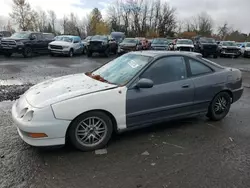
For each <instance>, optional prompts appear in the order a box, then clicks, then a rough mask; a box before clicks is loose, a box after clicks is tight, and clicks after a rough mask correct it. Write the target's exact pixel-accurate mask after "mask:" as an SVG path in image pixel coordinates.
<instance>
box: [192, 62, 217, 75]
mask: <svg viewBox="0 0 250 188" xmlns="http://www.w3.org/2000/svg"><path fill="white" fill-rule="evenodd" d="M189 65H190V70H191V74H192V75H193V76H197V75H202V74H208V73H211V72H213V71H212V69H211V68H209V67H208V66H206V65H204V64H203V63H201V62H199V61H196V60H194V59H189Z"/></svg>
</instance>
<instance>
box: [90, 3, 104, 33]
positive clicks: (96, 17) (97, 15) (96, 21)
mask: <svg viewBox="0 0 250 188" xmlns="http://www.w3.org/2000/svg"><path fill="white" fill-rule="evenodd" d="M100 23H103V19H102V14H101V12H100V11H99V9H98V8H94V9H93V10H92V11H91V13H90V16H89V24H88V34H89V35H95V34H96V33H97V32H98V31H97V27H98V25H100Z"/></svg>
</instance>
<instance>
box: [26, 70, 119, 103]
mask: <svg viewBox="0 0 250 188" xmlns="http://www.w3.org/2000/svg"><path fill="white" fill-rule="evenodd" d="M116 87H118V86H117V85H113V84H108V83H105V82H100V81H97V80H95V79H92V78H90V77H88V76H86V75H85V74H84V73H81V74H74V75H68V76H63V77H59V78H54V79H50V80H47V81H45V82H42V83H40V84H37V85H35V86H33V87H31V88H30V89H29V90H28V91H26V92H25V94H24V95H25V98H26V100H27V102H28V103H29V104H30V105H32V106H33V107H36V108H43V107H46V106H48V105H51V104H54V103H57V102H60V101H64V100H67V99H70V98H74V97H77V96H81V95H86V94H90V93H94V92H100V91H103V90H108V89H112V88H116Z"/></svg>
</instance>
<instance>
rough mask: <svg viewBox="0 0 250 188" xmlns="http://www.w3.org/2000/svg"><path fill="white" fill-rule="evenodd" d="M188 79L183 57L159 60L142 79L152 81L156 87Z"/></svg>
mask: <svg viewBox="0 0 250 188" xmlns="http://www.w3.org/2000/svg"><path fill="white" fill-rule="evenodd" d="M186 77H187V71H186V64H185V61H184V59H183V57H181V56H172V57H165V58H162V59H159V60H157V61H156V62H155V63H154V64H153V65H152V66H150V67H149V68H148V69H147V70H146V71H145V72H144V73H143V74H142V76H141V78H148V79H151V80H152V81H153V82H154V84H155V85H158V84H164V83H168V82H174V81H178V80H183V79H185V78H186Z"/></svg>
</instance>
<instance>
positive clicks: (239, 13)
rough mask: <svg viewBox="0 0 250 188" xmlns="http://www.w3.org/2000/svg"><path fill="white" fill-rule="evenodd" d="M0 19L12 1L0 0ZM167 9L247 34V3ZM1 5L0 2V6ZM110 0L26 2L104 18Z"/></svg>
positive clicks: (204, 1)
mask: <svg viewBox="0 0 250 188" xmlns="http://www.w3.org/2000/svg"><path fill="white" fill-rule="evenodd" d="M0 1H1V3H0V5H1V11H0V15H1V16H8V14H9V13H10V12H11V6H12V0H0ZM165 1H168V2H169V4H170V6H172V7H175V8H176V9H177V17H178V19H180V20H183V19H188V18H190V17H192V16H195V15H196V14H198V13H200V12H204V11H205V12H207V13H208V14H209V15H211V16H212V18H213V20H214V25H215V27H217V26H218V25H221V24H223V23H224V22H225V21H227V22H228V24H229V25H231V26H233V28H235V29H239V30H241V31H242V32H246V33H250V24H249V21H248V20H249V18H250V0H165ZM2 2H3V3H2ZM111 2H113V0H29V3H30V4H31V6H32V7H33V8H42V9H43V10H54V11H55V12H56V14H57V16H58V18H62V17H63V15H64V14H69V13H70V12H74V13H77V15H78V16H79V17H82V16H84V15H86V14H88V13H89V12H90V11H91V10H92V9H93V8H95V7H97V8H99V9H100V10H101V12H102V13H103V14H104V15H105V14H108V13H107V12H106V11H105V10H106V7H107V5H108V4H109V3H111Z"/></svg>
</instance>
